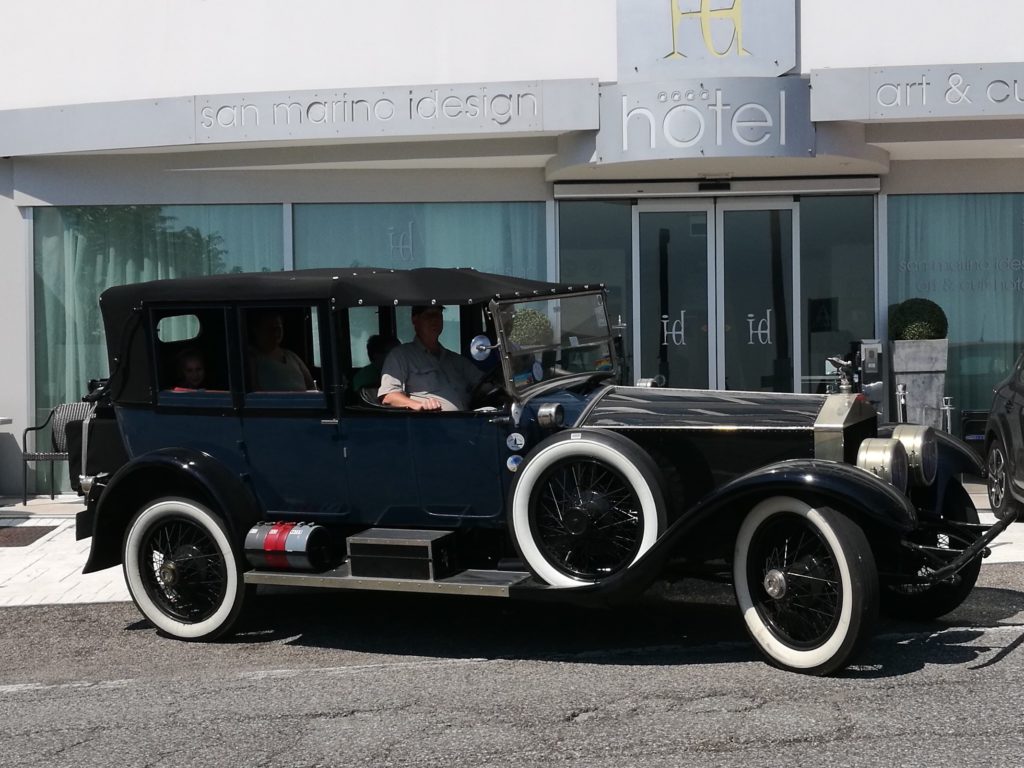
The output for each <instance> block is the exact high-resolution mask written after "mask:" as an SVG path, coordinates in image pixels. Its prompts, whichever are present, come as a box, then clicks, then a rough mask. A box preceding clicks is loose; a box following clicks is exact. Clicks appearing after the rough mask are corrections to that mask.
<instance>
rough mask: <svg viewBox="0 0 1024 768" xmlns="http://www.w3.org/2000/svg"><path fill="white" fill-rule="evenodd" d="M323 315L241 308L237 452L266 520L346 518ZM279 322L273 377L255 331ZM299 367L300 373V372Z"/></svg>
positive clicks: (300, 307) (318, 310) (297, 308)
mask: <svg viewBox="0 0 1024 768" xmlns="http://www.w3.org/2000/svg"><path fill="white" fill-rule="evenodd" d="M325 315H326V312H325V311H324V308H323V307H319V306H317V305H315V304H284V305H274V306H263V305H261V306H252V307H243V308H241V309H240V312H239V328H240V331H241V335H242V338H243V340H244V344H243V353H242V358H243V365H242V377H243V379H244V381H245V388H244V394H243V403H242V409H241V412H242V441H241V446H240V447H241V448H242V452H243V454H244V456H245V459H246V462H247V464H248V467H249V473H250V482H251V484H252V486H253V488H254V490H255V491H256V494H257V496H258V497H259V499H260V501H261V502H262V504H263V505H264V507H265V508H266V511H267V514H268V516H270V517H274V518H278V519H284V520H288V519H293V520H294V519H302V520H308V521H320V522H330V521H333V520H337V519H338V518H340V517H345V516H348V515H349V514H350V513H351V511H352V510H351V506H350V504H349V494H348V482H347V476H346V472H345V467H344V461H343V458H344V457H343V447H342V443H341V440H340V437H339V435H338V432H337V429H335V428H334V426H333V424H334V420H333V419H332V418H331V416H332V414H331V411H330V410H329V408H328V406H329V403H328V399H327V396H326V393H325V390H324V385H323V375H324V369H325V368H327V366H326V365H325V361H324V360H323V359H322V357H321V350H322V349H323V348H325V346H326V344H325V343H324V342H325V339H326V329H325V323H324V322H323V320H322V318H323V317H324V316H325ZM268 318H277V319H278V320H280V326H281V327H280V330H279V331H278V341H277V345H276V347H275V350H276V351H273V352H272V354H270V355H269V357H271V358H274V359H276V361H277V363H275V362H274V360H271V362H270V363H269V365H270V366H272V365H274V364H280V365H281V366H282V370H283V372H281V371H277V372H275V371H274V370H273V369H272V368H269V369H268V368H267V367H266V366H264V368H263V370H260V368H259V365H258V363H257V361H256V360H255V357H256V356H257V355H258V354H259V350H258V348H257V340H256V339H255V338H254V333H255V331H254V329H256V328H257V327H258V326H259V325H260V324H261V323H263V322H264V321H267V320H268ZM300 364H301V368H300V367H299V366H300Z"/></svg>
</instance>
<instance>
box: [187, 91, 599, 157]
mask: <svg viewBox="0 0 1024 768" xmlns="http://www.w3.org/2000/svg"><path fill="white" fill-rule="evenodd" d="M596 91H597V84H596V83H595V82H594V81H587V80H554V81H545V82H515V83H466V84H460V85H425V86H404V87H389V88H352V89H339V90H325V91H302V92H292V93H257V94H234V95H232V94H227V95H219V96H200V97H196V105H195V111H196V118H195V120H196V125H195V135H196V142H197V143H211V142H222V141H252V140H269V139H315V138H360V139H366V138H375V137H384V136H423V135H431V134H444V135H459V134H481V133H509V132H513V131H530V132H533V131H557V130H568V129H587V128H596V127H597V114H596V109H594V107H593V104H594V96H595V94H596Z"/></svg>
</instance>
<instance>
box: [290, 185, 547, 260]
mask: <svg viewBox="0 0 1024 768" xmlns="http://www.w3.org/2000/svg"><path fill="white" fill-rule="evenodd" d="M293 216H294V225H293V227H294V238H295V268H296V269H307V268H311V267H382V268H386V269H414V268H416V267H470V266H471V267H474V268H475V269H479V270H481V271H483V272H496V273H498V274H503V275H510V276H514V277H528V278H534V279H538V278H543V277H544V276H545V274H546V261H547V260H546V246H545V242H546V240H545V223H544V203H539V202H538V203H532V202H526V203H351V204H330V205H327V204H309V205H295V206H294V207H293Z"/></svg>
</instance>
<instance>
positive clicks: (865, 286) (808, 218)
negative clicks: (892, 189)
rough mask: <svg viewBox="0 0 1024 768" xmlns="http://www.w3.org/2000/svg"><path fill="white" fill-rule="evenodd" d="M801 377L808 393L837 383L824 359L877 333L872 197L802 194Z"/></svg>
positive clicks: (839, 353)
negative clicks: (805, 195) (851, 343)
mask: <svg viewBox="0 0 1024 768" xmlns="http://www.w3.org/2000/svg"><path fill="white" fill-rule="evenodd" d="M800 293H801V301H802V302H803V304H802V306H801V313H802V325H803V329H802V333H801V340H800V343H801V344H802V353H801V358H802V360H803V366H802V367H803V371H802V373H801V377H802V378H801V380H802V382H803V385H802V388H803V391H804V392H824V391H825V390H826V387H827V386H828V385H829V384H833V383H834V382H835V375H834V374H830V373H829V372H828V370H829V369H828V367H827V366H826V363H825V360H826V359H827V358H829V357H834V356H836V355H838V356H841V357H845V356H846V355H847V354H848V353H849V351H850V342H852V341H857V340H860V339H871V338H875V213H874V198H873V197H870V196H867V195H858V196H823V197H803V198H801V199H800Z"/></svg>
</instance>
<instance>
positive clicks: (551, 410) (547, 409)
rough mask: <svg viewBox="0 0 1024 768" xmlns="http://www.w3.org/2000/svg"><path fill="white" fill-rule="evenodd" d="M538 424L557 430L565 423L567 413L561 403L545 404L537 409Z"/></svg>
mask: <svg viewBox="0 0 1024 768" xmlns="http://www.w3.org/2000/svg"><path fill="white" fill-rule="evenodd" d="M537 423H538V424H540V425H541V426H542V427H546V428H548V429H551V428H557V427H560V426H562V424H564V423H565V412H564V411H563V410H562V406H561V404H560V403H544V405H542V406H541V407H540V408H538V409H537Z"/></svg>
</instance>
